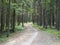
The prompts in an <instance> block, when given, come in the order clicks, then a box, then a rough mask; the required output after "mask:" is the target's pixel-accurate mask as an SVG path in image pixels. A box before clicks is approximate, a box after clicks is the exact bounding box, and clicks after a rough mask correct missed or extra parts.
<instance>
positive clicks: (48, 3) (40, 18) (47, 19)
mask: <svg viewBox="0 0 60 45" xmlns="http://www.w3.org/2000/svg"><path fill="white" fill-rule="evenodd" d="M36 2H38V3H37V15H35V16H34V15H32V17H33V18H32V20H33V22H34V21H35V20H36V19H37V20H36V22H35V23H37V24H38V25H40V26H43V27H44V28H48V27H50V28H56V29H58V30H59V29H60V18H59V17H60V13H59V12H60V11H59V10H60V6H59V4H60V1H59V0H58V1H57V0H35V5H36ZM34 9H36V8H34ZM34 11H35V10H34ZM33 14H35V13H33ZM35 17H36V18H35Z"/></svg>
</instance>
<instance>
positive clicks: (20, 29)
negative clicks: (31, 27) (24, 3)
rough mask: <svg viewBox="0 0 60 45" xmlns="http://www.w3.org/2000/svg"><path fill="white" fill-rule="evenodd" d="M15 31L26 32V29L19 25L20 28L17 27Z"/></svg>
mask: <svg viewBox="0 0 60 45" xmlns="http://www.w3.org/2000/svg"><path fill="white" fill-rule="evenodd" d="M15 29H16V30H18V31H22V30H24V27H22V26H21V25H19V26H15Z"/></svg>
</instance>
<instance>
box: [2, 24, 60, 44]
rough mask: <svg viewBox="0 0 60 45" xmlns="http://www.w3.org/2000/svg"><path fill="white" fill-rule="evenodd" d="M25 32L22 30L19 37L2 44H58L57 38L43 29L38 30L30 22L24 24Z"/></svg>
mask: <svg viewBox="0 0 60 45" xmlns="http://www.w3.org/2000/svg"><path fill="white" fill-rule="evenodd" d="M25 28H26V30H25V32H22V33H21V34H20V35H19V37H17V38H15V39H14V40H11V41H9V42H7V43H5V44H3V45H60V42H57V38H56V37H55V36H54V35H52V34H48V33H46V32H44V31H38V30H37V29H36V28H34V27H32V25H31V24H29V23H28V24H25Z"/></svg>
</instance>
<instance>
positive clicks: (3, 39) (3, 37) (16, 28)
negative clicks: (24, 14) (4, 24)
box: [0, 25, 25, 43]
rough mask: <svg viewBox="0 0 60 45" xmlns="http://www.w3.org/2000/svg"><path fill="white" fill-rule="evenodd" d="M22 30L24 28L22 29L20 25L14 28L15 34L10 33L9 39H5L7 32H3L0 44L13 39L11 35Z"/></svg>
mask: <svg viewBox="0 0 60 45" xmlns="http://www.w3.org/2000/svg"><path fill="white" fill-rule="evenodd" d="M24 29H25V28H24V27H22V26H21V25H19V26H15V32H14V33H11V32H10V34H9V37H6V34H7V32H3V33H2V34H1V36H0V43H3V42H7V41H8V40H9V39H11V38H12V37H13V35H15V34H16V33H17V32H21V31H23V30H24Z"/></svg>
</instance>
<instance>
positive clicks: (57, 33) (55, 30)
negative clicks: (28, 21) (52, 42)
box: [33, 24, 60, 38]
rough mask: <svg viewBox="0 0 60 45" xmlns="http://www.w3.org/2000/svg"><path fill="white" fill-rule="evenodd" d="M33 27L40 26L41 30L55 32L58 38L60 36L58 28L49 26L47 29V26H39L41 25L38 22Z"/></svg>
mask: <svg viewBox="0 0 60 45" xmlns="http://www.w3.org/2000/svg"><path fill="white" fill-rule="evenodd" d="M33 27H35V28H38V29H40V30H42V31H45V32H48V33H51V34H54V35H56V36H57V37H58V38H60V31H57V29H54V28H49V27H48V28H47V29H45V28H43V26H39V25H37V24H33Z"/></svg>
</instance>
